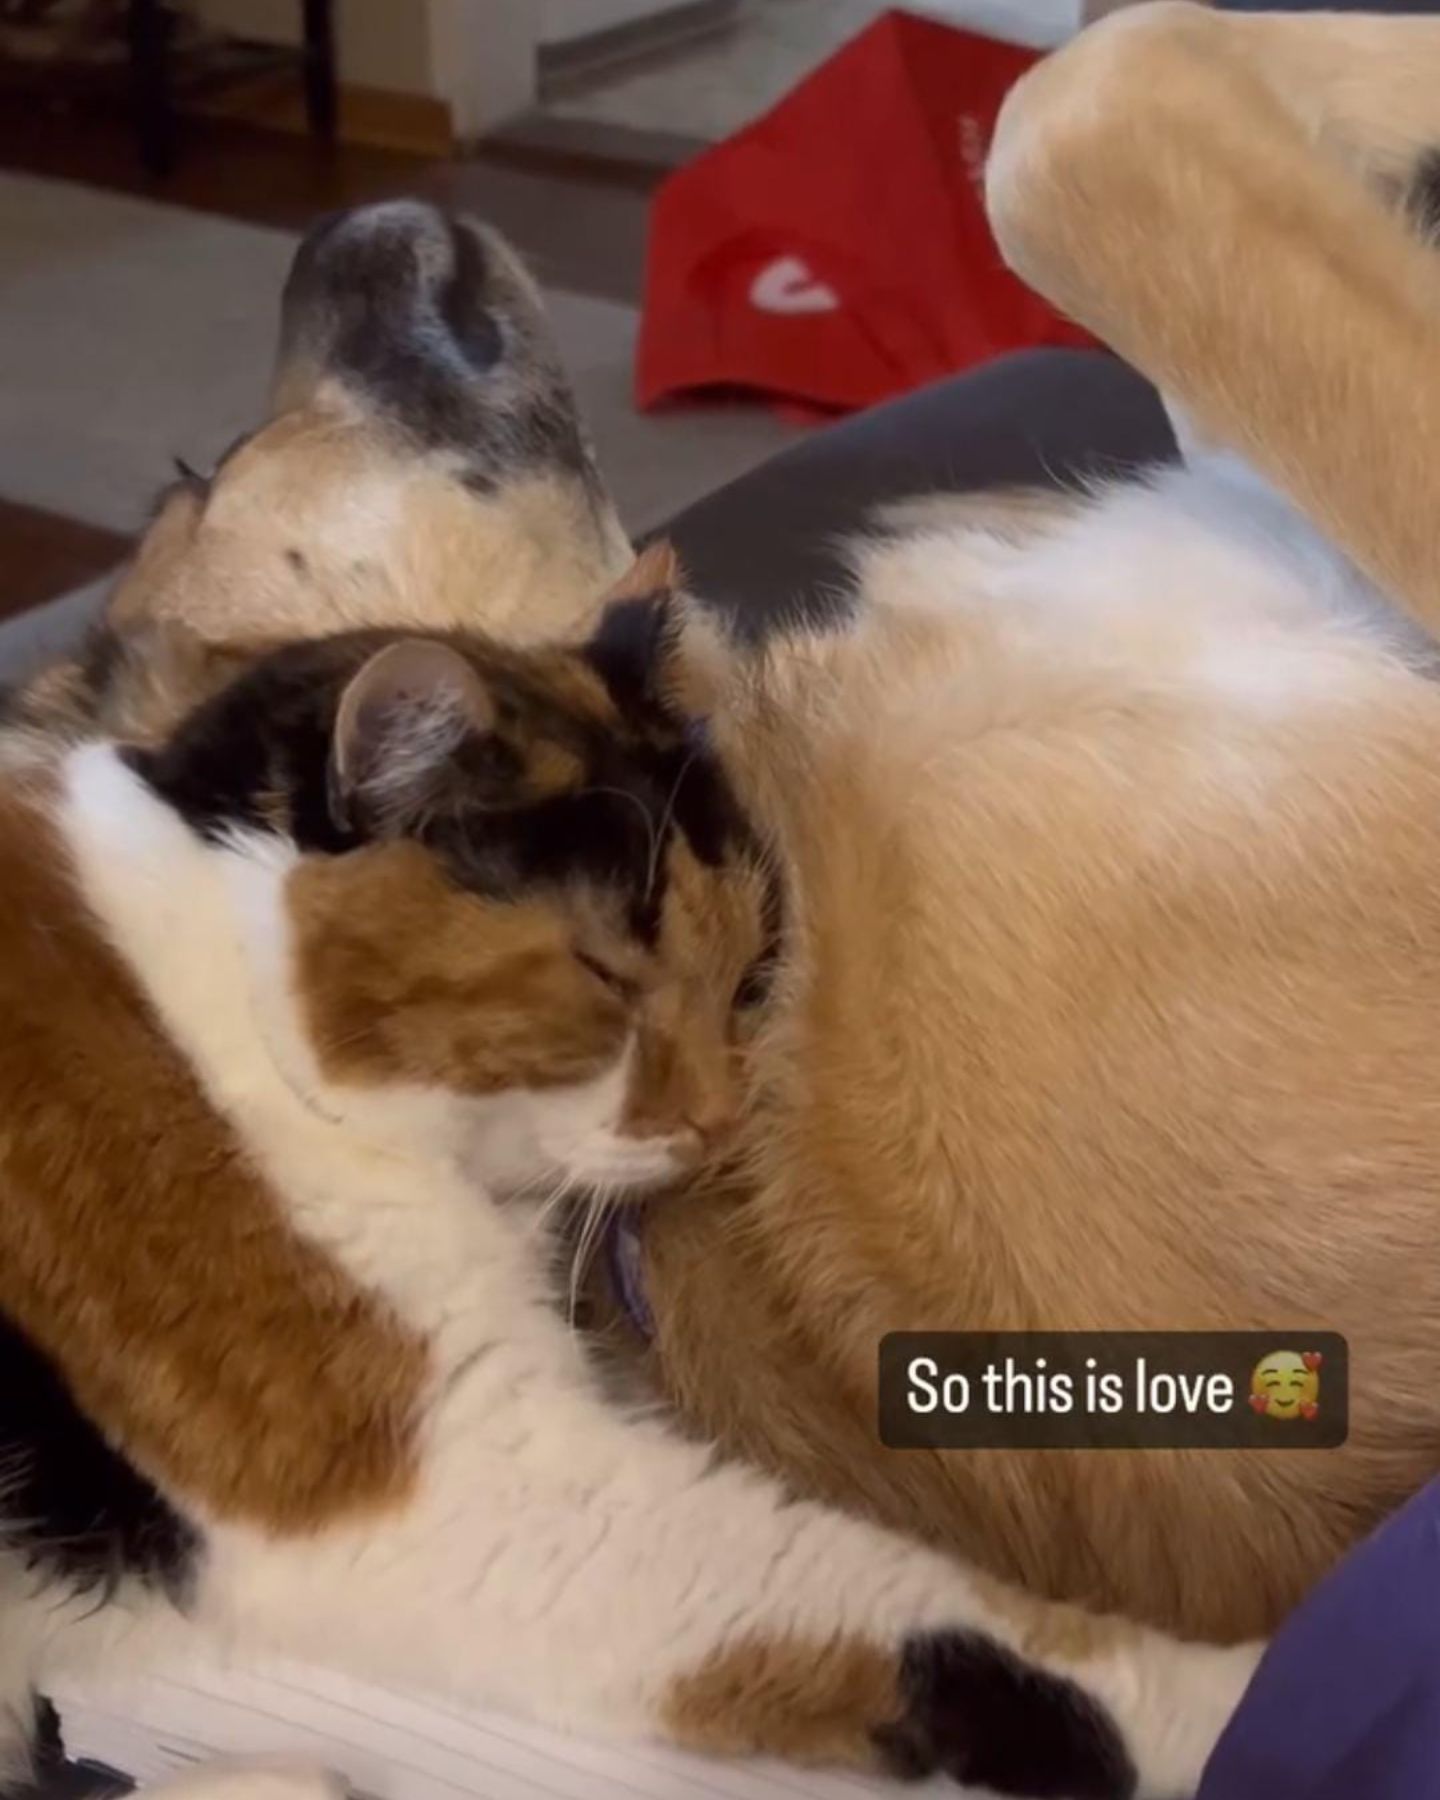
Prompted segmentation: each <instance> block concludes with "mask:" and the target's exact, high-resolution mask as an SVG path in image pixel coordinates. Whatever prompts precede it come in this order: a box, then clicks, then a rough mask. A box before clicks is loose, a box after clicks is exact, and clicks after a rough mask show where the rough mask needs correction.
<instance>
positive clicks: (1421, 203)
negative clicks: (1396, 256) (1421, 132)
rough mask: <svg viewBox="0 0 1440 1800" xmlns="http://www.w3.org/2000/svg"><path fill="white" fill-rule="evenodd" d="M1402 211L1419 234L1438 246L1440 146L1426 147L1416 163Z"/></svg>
mask: <svg viewBox="0 0 1440 1800" xmlns="http://www.w3.org/2000/svg"><path fill="white" fill-rule="evenodd" d="M1405 210H1406V212H1407V213H1408V214H1409V216H1410V219H1411V222H1412V223H1413V225H1414V226H1415V229H1416V230H1417V231H1418V232H1419V233H1420V235H1421V237H1423V238H1425V239H1426V240H1427V241H1428V242H1429V243H1432V244H1434V245H1436V246H1437V247H1440V147H1437V148H1435V149H1433V150H1427V151H1426V152H1425V154H1424V155H1423V156H1422V157H1421V158H1420V160H1419V162H1418V163H1417V164H1416V165H1415V172H1414V174H1413V175H1412V176H1411V177H1410V185H1409V188H1408V189H1407V191H1406V196H1405Z"/></svg>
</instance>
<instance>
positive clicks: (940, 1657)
mask: <svg viewBox="0 0 1440 1800" xmlns="http://www.w3.org/2000/svg"><path fill="white" fill-rule="evenodd" d="M900 1692H901V1698H902V1701H903V1704H904V1708H905V1710H904V1713H903V1714H902V1716H901V1718H900V1719H899V1721H898V1722H897V1723H896V1724H894V1725H888V1726H885V1727H882V1728H881V1730H880V1731H878V1732H877V1733H876V1734H875V1744H876V1749H877V1750H878V1752H879V1754H880V1756H881V1758H882V1760H883V1761H884V1763H885V1765H886V1767H887V1768H888V1769H889V1770H890V1771H891V1773H893V1774H895V1775H899V1776H903V1777H906V1778H908V1779H915V1778H917V1777H919V1776H923V1775H933V1774H945V1775H949V1776H952V1777H953V1778H954V1779H955V1780H956V1781H958V1782H961V1783H965V1784H969V1785H970V1786H973V1787H978V1788H984V1789H986V1790H987V1791H989V1792H992V1793H996V1794H1014V1795H1017V1796H1020V1795H1023V1796H1025V1800H1130V1797H1131V1796H1132V1795H1133V1794H1134V1793H1135V1789H1136V1774H1135V1768H1134V1765H1133V1764H1132V1762H1131V1760H1130V1757H1129V1755H1128V1754H1127V1752H1126V1749H1125V1745H1124V1742H1123V1740H1122V1739H1121V1736H1120V1733H1119V1731H1118V1730H1117V1729H1116V1726H1115V1724H1114V1722H1113V1721H1112V1720H1111V1719H1110V1718H1109V1716H1108V1715H1107V1714H1106V1713H1105V1712H1104V1711H1103V1709H1102V1708H1101V1707H1099V1706H1097V1705H1096V1704H1095V1702H1094V1701H1093V1700H1091V1699H1090V1697H1089V1696H1088V1695H1087V1694H1085V1693H1083V1692H1082V1691H1081V1690H1080V1689H1079V1688H1078V1687H1076V1686H1075V1684H1074V1683H1073V1682H1070V1681H1066V1680H1064V1679H1063V1678H1062V1677H1060V1676H1055V1675H1049V1674H1046V1673H1045V1672H1044V1671H1042V1670H1039V1669H1036V1668H1034V1667H1032V1666H1031V1665H1029V1664H1028V1663H1025V1662H1022V1661H1021V1660H1020V1658H1019V1657H1017V1656H1013V1655H1012V1654H1011V1653H1010V1652H1009V1651H1008V1650H1005V1649H1002V1648H1001V1646H1000V1645H998V1644H996V1643H994V1642H992V1641H991V1640H990V1639H988V1638H984V1637H980V1636H978V1635H976V1634H974V1633H972V1632H962V1631H945V1632H935V1633H930V1634H926V1635H925V1636H918V1637H913V1638H911V1639H910V1640H909V1641H908V1642H907V1644H906V1646H905V1650H904V1653H903V1656H902V1660H901V1671H900Z"/></svg>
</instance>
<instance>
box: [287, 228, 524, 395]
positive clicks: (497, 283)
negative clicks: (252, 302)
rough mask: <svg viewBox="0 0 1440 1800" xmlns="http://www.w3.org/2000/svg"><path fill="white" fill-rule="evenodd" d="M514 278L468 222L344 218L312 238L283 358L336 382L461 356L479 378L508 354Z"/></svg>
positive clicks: (293, 280)
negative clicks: (398, 363)
mask: <svg viewBox="0 0 1440 1800" xmlns="http://www.w3.org/2000/svg"><path fill="white" fill-rule="evenodd" d="M507 273H510V271H506V270H504V269H503V268H502V267H500V266H499V264H498V260H497V256H496V253H495V250H494V248H493V246H492V245H491V244H489V243H487V241H486V239H485V238H484V237H483V236H482V234H481V232H480V231H479V230H478V228H476V227H475V226H473V225H471V224H469V223H468V221H465V220H461V219H454V218H449V217H447V216H446V215H445V214H444V213H442V212H440V211H439V209H438V208H436V207H433V206H426V205H424V204H423V203H422V202H420V201H415V200H392V201H387V202H383V203H381V204H379V205H376V206H367V207H361V208H359V209H358V210H356V211H354V212H348V213H341V214H338V215H336V216H334V217H332V218H330V219H327V220H326V221H325V222H324V223H323V224H321V225H319V226H317V227H316V228H315V229H314V230H313V231H311V232H310V233H309V235H308V236H307V237H306V239H305V241H304V242H303V243H302V244H301V246H300V249H299V252H298V253H297V255H296V258H295V263H294V267H293V268H292V270H291V273H290V279H289V281H288V283H287V284H286V289H285V301H284V334H283V335H284V347H283V353H284V354H287V355H288V356H290V357H305V358H308V360H309V361H310V362H312V363H315V364H327V365H330V366H333V367H334V368H335V369H336V371H337V372H339V373H341V374H344V373H346V372H352V373H357V374H358V373H363V372H364V371H367V370H368V371H372V372H373V370H374V369H375V368H376V367H377V366H381V365H383V364H384V363H386V362H387V361H388V360H390V359H393V358H395V357H396V356H403V357H405V358H406V359H407V360H413V359H415V358H417V357H419V356H422V355H423V354H424V353H425V352H426V351H427V350H428V351H429V352H430V353H431V354H432V355H443V354H445V353H447V352H449V353H454V352H458V353H459V354H460V355H461V356H462V357H463V358H464V359H465V361H466V362H467V363H468V364H469V365H470V366H471V367H472V368H474V369H475V370H476V371H478V372H483V371H484V370H486V369H489V368H491V367H493V366H494V364H495V363H496V362H497V361H498V360H499V358H500V356H501V355H502V354H503V352H504V347H505V346H504V330H503V315H504V313H505V310H506V309H507V308H508V309H512V310H514V309H518V308H521V307H523V305H524V303H525V299H526V296H524V295H522V294H521V293H520V292H519V291H518V289H517V287H516V284H515V283H514V281H513V280H512V281H507V280H506V279H505V276H506V274H507Z"/></svg>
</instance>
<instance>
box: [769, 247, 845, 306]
mask: <svg viewBox="0 0 1440 1800" xmlns="http://www.w3.org/2000/svg"><path fill="white" fill-rule="evenodd" d="M750 304H751V305H752V306H753V307H754V308H755V310H756V311H757V312H768V313H823V312H838V311H839V310H840V296H839V295H838V294H837V293H836V292H835V290H834V288H832V287H827V286H826V285H825V283H824V282H823V281H817V280H816V279H815V276H814V274H813V273H812V271H811V269H810V267H809V265H808V264H807V263H804V262H802V261H801V260H800V258H799V257H798V256H777V257H776V259H775V261H774V262H772V263H767V264H766V265H765V267H764V268H763V269H762V270H761V271H760V273H759V274H758V275H757V276H756V277H755V279H754V281H753V282H751V284H750Z"/></svg>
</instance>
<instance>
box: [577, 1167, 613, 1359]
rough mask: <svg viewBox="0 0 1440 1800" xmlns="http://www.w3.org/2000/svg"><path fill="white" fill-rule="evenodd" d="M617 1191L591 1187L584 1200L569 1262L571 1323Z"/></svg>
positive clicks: (611, 1188)
mask: <svg viewBox="0 0 1440 1800" xmlns="http://www.w3.org/2000/svg"><path fill="white" fill-rule="evenodd" d="M616 1198H617V1190H616V1189H615V1188H613V1187H609V1186H606V1187H597V1188H592V1189H591V1191H590V1195H589V1198H588V1200H587V1202H586V1208H585V1217H584V1219H583V1220H582V1222H581V1225H580V1235H579V1237H578V1238H577V1240H576V1243H575V1254H574V1256H573V1257H572V1258H571V1261H570V1297H569V1315H570V1324H571V1325H572V1327H573V1325H574V1324H575V1317H576V1313H577V1311H578V1308H579V1304H580V1284H581V1282H582V1281H583V1280H584V1279H585V1272H586V1270H587V1269H588V1268H589V1266H590V1259H591V1257H592V1256H593V1254H594V1252H595V1247H596V1245H597V1244H598V1243H599V1242H600V1240H601V1238H602V1236H603V1235H604V1228H605V1224H606V1221H607V1220H608V1219H609V1216H610V1213H611V1211H612V1209H613V1207H614V1204H615V1200H616Z"/></svg>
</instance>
